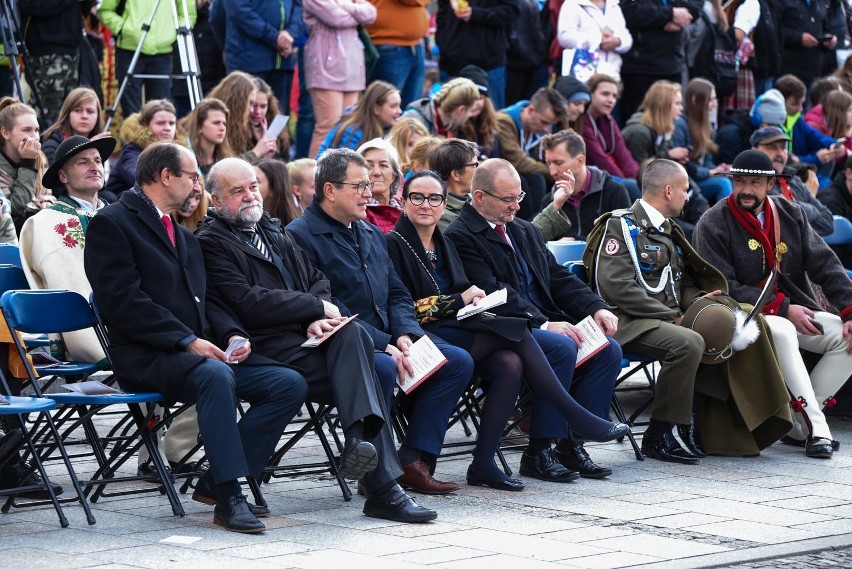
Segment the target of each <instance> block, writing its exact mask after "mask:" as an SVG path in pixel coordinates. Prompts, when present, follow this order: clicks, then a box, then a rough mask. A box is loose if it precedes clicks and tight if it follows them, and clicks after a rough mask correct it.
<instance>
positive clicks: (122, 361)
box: [84, 143, 307, 533]
mask: <svg viewBox="0 0 852 569" xmlns="http://www.w3.org/2000/svg"><path fill="white" fill-rule="evenodd" d="M198 179H199V174H198V164H196V162H195V157H194V156H193V154H192V152H190V151H189V150H187V149H186V148H184V147H182V146H178V145H176V144H172V143H157V144H154V145H152V146H150V147H148V148H146V149H145V150H144V151H143V152H142V154H141V155H140V156H139V163H138V165H137V167H136V180H137V184H136V186H135V187H134V188H133V189H131V190H128V191H126V192H124V193H123V194H122V195H121V200H120V201H119V202H118V203H115V204H113V205H110V206H108V207H106V208H104V209H103V210H101V212H100V213H99V214H98V215H96V216H95V217H93V218H92V220H91V222H90V223H89V229H88V231H87V232H86V250H85V257H84V264H85V268H86V276H87V277H88V279H89V282H90V283H91V285H92V292H93V294H94V297H95V302H96V303H97V305H98V307H99V308H100V311H101V313H102V314H103V317H104V320H105V321H106V325H107V328H108V330H109V339H110V348H109V355H110V358H111V360H112V363H113V366H114V371H115V373H116V375H117V376H118V378H119V382H120V383H121V384H122V386H123V387H125V388H126V389H131V390H134V389H143V390H144V389H147V390H156V391H159V392H160V393H162V394H163V395H164V396H165V398H166V400H168V401H183V402H186V403H195V404H196V408H197V410H198V427H199V430H200V431H201V437H202V439H203V441H204V448H205V450H206V451H207V457H208V458H209V459H210V470H209V471H208V473H207V474H206V475H205V476H204V477H203V478H202V479H201V481H200V482H199V485H198V487H197V488H196V491H195V493H194V494H193V499H195V500H197V501H201V502H205V503H209V504H214V503H215V504H216V508H215V510H214V513H213V522H214V523H215V524H217V525H221V526H224V527H225V528H226V529H228V530H231V531H237V532H243V533H257V532H262V531H264V530H265V529H266V527H265V526H264V525H263V524H262V523H261V522H260V521H259V520H258V519H257V516H258V515H261V516H268V515H269V509H268V508H266V507H265V506H255V505H249V504H248V502H247V501H246V497H245V496H243V495H242V492H241V489H240V484H239V482H238V479H239V478H242V477H244V476H252V477H255V478H258V477H260V475H261V472H262V471H263V468H264V466H266V463H267V462H268V461H269V457H270V456H271V454H272V452H273V451H274V450H275V445H276V444H277V443H278V440H279V439H280V438H281V434H282V432H283V431H284V428H285V427H286V426H287V424H288V423H289V422H290V419H292V418H293V415H295V414H296V411H298V410H299V407H301V405H302V402H303V401H304V400H305V396H306V395H307V385H306V384H305V380H304V378H303V377H302V376H301V375H300V374H299V373H298V372H297V371H295V370H292V369H288V368H286V367H284V366H281V365H279V364H277V363H276V362H272V361H271V360H267V359H266V358H262V357H260V356H257V355H254V354H252V353H251V344H248V343H246V344H245V345H244V346H243V347H241V348H238V349H235V350H234V351H233V353H232V354H231V356H230V358H227V357H226V355H225V352H223V351H222V349H221V348H220V346H228V345H230V344H231V343H233V342H235V341H236V340H240V339H242V340H245V339H246V338H247V334H246V332H245V331H244V330H242V328H241V327H240V325H239V323H238V322H237V321H236V320H235V319H234V318H233V315H232V313H231V312H230V310H229V309H228V308H227V307H225V306H224V305H222V304H220V303H218V302H217V301H215V299H209V300H210V301H209V302H208V299H207V298H206V293H207V279H206V277H205V273H204V260H203V257H202V255H201V247H200V246H199V245H198V240H197V239H196V238H195V236H194V235H192V233H190V232H189V231H188V230H187V229H185V228H183V227H181V226H178V227H175V225H174V224H173V223H172V221H171V218H170V217H169V214H170V213H172V212H174V211H176V210H178V209H180V208H182V207H188V199H189V197H190V195H191V194H192V193H193V192H194V191H199V189H200V185H199V180H198ZM229 364H230V365H229ZM237 398H241V399H244V400H246V401H248V402H249V403H250V404H251V408H250V409H249V410H248V411H247V412H246V413H245V415H244V416H243V418H242V419H241V420H240V422H239V424H237V423H236V422H235V421H234V418H235V415H236V407H237Z"/></svg>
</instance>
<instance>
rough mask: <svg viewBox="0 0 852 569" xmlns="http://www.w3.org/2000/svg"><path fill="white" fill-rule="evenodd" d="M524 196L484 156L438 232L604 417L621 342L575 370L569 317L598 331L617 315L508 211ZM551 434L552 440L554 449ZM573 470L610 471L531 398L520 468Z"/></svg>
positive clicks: (565, 476) (509, 174)
mask: <svg viewBox="0 0 852 569" xmlns="http://www.w3.org/2000/svg"><path fill="white" fill-rule="evenodd" d="M524 195H525V194H524V192H523V191H521V179H520V176H519V175H518V172H517V171H516V170H515V168H514V166H512V164H510V163H509V162H507V161H505V160H502V159H499V158H495V159H491V160H486V161H485V162H483V163H482V164H481V165H480V166H479V168H477V170H476V173H475V174H474V176H473V181H472V191H471V195H470V199H469V200H468V202H467V203H466V204H465V205H464V207H462V210H461V212H460V213H459V216H458V218H457V219H456V220H455V221H453V222H452V223H451V224H450V226H449V228H448V229H447V231H446V233H445V235H446V236H447V237H448V238H449V239H450V240H451V241H452V242H453V243H454V244H455V246H456V249H457V250H458V252H459V256H460V257H461V260H462V263H463V264H464V267H465V273H466V274H467V276H468V278H469V279H470V281H471V282H472V283H473V284H475V285H476V286H478V287H480V288H482V289H483V290H485V292H486V293H492V292H494V291H496V290H499V289H502V288H506V289H507V291H508V300H507V302H506V304H503V305H501V306H497V307H495V308H493V309H492V311H493V312H494V313H496V314H498V315H500V316H514V317H519V318H527V319H529V320H530V323H531V324H532V328H533V330H532V333H533V337H534V338H535V339H536V341H537V342H538V343H539V346H541V349H542V351H543V352H544V353H545V355H546V356H547V359H548V361H549V362H550V365H551V367H552V368H553V371H554V372H555V373H556V376H557V377H558V378H559V380H560V381H561V382H562V384H563V385H564V386H565V388H566V389H569V390H570V392H571V394H572V395H573V396H574V398H575V399H576V400H577V402H578V403H580V404H581V405H582V406H583V407H585V408H586V409H588V410H589V411H591V412H592V413H594V414H596V415H598V416H599V417H601V418H602V419H608V418H609V405H610V401H611V399H612V392H613V389H614V386H615V380H616V378H617V377H618V373H619V371H620V370H621V347H620V346H619V345H618V343H617V342H616V341H615V340H613V339H612V338H609V347H607V348H604V349H603V350H602V351H601V352H599V353H598V354H597V355H595V356H594V357H593V358H591V359H590V360H588V361H586V362H584V363H583V364H582V365H581V366H580V367H579V368H577V369H576V370H575V363H576V359H577V348H578V345H579V344H580V335H579V330H578V328H577V327H576V326H575V324H576V323H577V322H579V321H580V320H582V319H583V318H585V317H586V316H592V317H593V318H594V321H595V322H596V323H597V325H598V326H599V327H600V328H601V330H602V331H603V332H604V334H606V335H607V336H612V335H613V334H614V333H615V331H616V330H617V328H618V319H617V318H616V317H615V315H614V314H613V313H612V312H610V310H609V306H608V305H607V304H606V303H605V302H604V301H603V299H601V297H600V296H598V295H597V294H595V293H594V292H592V290H591V289H590V288H589V287H588V286H587V285H586V284H585V283H583V282H582V281H580V279H578V278H577V277H575V276H574V275H573V274H572V273H571V272H570V271H568V269H566V268H565V267H563V266H561V265H559V264H558V263H557V262H556V260H555V259H554V258H553V255H552V254H551V253H550V252H549V251H548V250H547V246H546V244H545V242H544V240H543V239H542V237H541V234H540V233H539V231H538V230H537V229H536V228H535V227H534V226H533V225H532V224H531V223H529V222H527V221H523V220H521V219H518V218H516V217H515V216H516V214H517V212H518V210H519V209H520V206H519V203H520V202H521V201H522V200H523V199H524ZM552 439H557V440H558V443H557V445H556V448H555V449H553V448H551V440H552ZM576 472H579V474H580V476H582V477H584V478H604V477H606V476H609V475H610V474H612V470H611V469H609V468H606V467H602V466H598V465H597V464H595V463H594V461H592V459H591V458H590V457H589V455H588V453H587V452H586V450H585V448H584V447H583V443H582V442H580V441H575V440H573V439H572V437H571V435H570V428H569V425H567V424H566V422H565V419H564V418H563V416H562V415H560V414H559V413H558V412H557V411H556V410H555V409H554V408H553V407H552V406H551V405H550V404H549V403H548V402H547V401H542V400H540V399H536V400H534V402H533V410H532V421H531V424H530V444H529V446H528V447H527V449H526V450H525V451H524V454H523V456H522V457H521V474H522V475H524V476H532V477H534V478H539V479H541V480H548V481H553V482H561V481H566V480H570V479H573V478H575V477H576Z"/></svg>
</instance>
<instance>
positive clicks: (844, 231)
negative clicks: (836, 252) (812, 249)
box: [823, 215, 852, 245]
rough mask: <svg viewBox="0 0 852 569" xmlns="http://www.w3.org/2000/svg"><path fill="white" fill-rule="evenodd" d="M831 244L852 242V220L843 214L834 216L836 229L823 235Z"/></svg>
mask: <svg viewBox="0 0 852 569" xmlns="http://www.w3.org/2000/svg"><path fill="white" fill-rule="evenodd" d="M823 239H825V242H826V243H828V244H829V245H849V244H852V222H850V221H849V220H848V219H846V218H845V217H843V216H842V215H835V216H834V231H832V232H831V233H830V234H828V235H826V236H825V237H823Z"/></svg>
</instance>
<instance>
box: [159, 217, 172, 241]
mask: <svg viewBox="0 0 852 569" xmlns="http://www.w3.org/2000/svg"><path fill="white" fill-rule="evenodd" d="M160 221H161V222H162V223H163V227H165V228H166V235H168V236H169V241H170V242H171V244H172V247H174V246H175V226H174V224H173V223H172V218H171V217H170V216H168V215H163V217H161V218H160Z"/></svg>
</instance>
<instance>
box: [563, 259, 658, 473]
mask: <svg viewBox="0 0 852 569" xmlns="http://www.w3.org/2000/svg"><path fill="white" fill-rule="evenodd" d="M565 266H566V267H567V268H568V270H569V271H571V273H572V274H573V275H574V276H576V277H577V278H579V279H580V280H582V281H583V282H584V283H588V282H589V275H588V273H587V271H586V266H585V265H584V264H583V263H582V262H581V261H575V262H569V263H566V264H565ZM622 356H623V357H622V360H621V367H622V368H624V369H627V368H630V366H634V367H632V368H631V369H629V370H628V371H627V373H624V374H623V375H620V376H619V377H618V379H617V380H616V381H615V389H614V391H613V393H612V402H611V403H610V406H611V408H612V411H613V413H614V414H615V417H616V419H618V420H619V421H620V422H622V423H624V424H626V425H629V426H630V430H629V431H627V438H628V439H629V440H630V445H631V446H632V447H633V453H634V454H635V455H636V460H645V455H644V454H642V449H641V448H640V447H639V444H638V443H637V442H636V438H635V436H634V434H633V427H638V426H644V425H647V422H644V421H642V422H640V421H638V418H639V416H640V415H641V414H642V413H644V412H645V411H646V410H647V409H648V407H650V406H651V403H653V402H654V392H655V389H656V385H657V381H656V373H655V368H654V366H655V364H656V360H654V359H652V358H649V357H646V356H643V355H640V354H633V353H630V352H626V351H625V352H623V353H622ZM640 371H641V372H643V373H644V374H645V379H647V381H648V385H647V386H641V387H640V386H625V387H621V386H622V385H623V384H624V383H625V382H626V381H627V380H628V379H630V378H631V377H633V376H634V375H636V374H637V373H639V372H640ZM637 391H649V392H650V395H649V396H648V397H647V398H646V399H644V400H643V401H642V402H641V403H640V404H639V405H638V406H637V408H636V409H635V410H634V411H633V413H631V414H630V416H627V414H626V413H625V412H624V407H623V406H622V404H621V401H619V399H618V394H619V393H622V394H623V393H629V392H637ZM622 440H623V439H619V442H621V441H622Z"/></svg>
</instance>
